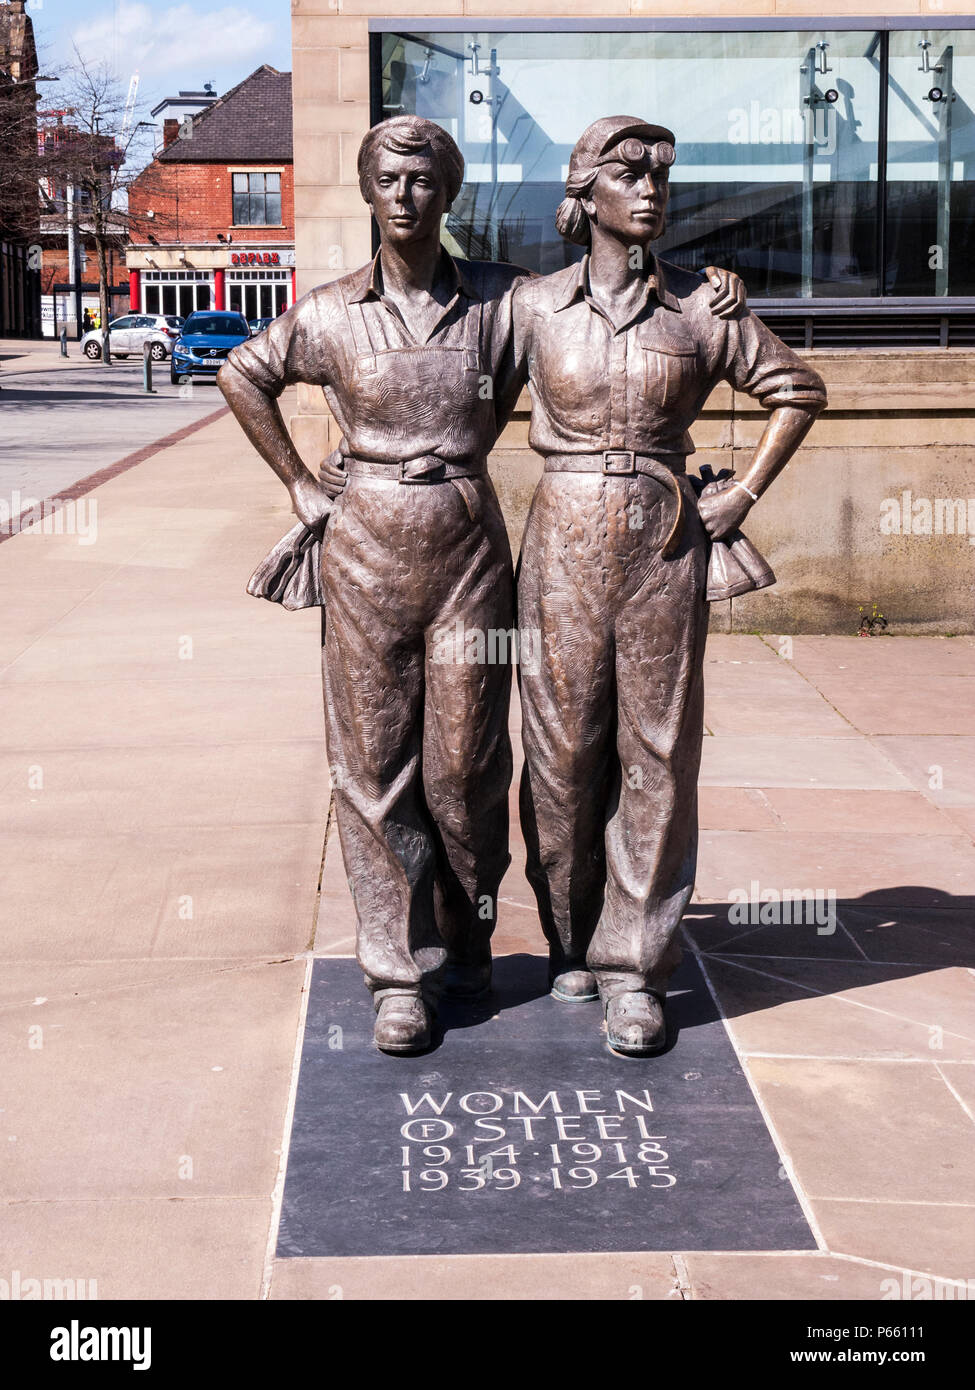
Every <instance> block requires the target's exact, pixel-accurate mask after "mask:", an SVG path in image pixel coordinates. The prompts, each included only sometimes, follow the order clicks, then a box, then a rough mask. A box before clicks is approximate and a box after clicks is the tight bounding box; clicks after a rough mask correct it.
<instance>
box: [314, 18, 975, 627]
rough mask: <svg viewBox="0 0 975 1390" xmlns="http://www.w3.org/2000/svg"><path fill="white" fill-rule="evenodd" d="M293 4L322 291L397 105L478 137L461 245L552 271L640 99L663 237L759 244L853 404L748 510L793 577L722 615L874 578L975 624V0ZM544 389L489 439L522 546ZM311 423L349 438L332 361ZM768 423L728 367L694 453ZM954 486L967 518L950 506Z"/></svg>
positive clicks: (360, 232) (883, 592) (905, 610)
mask: <svg viewBox="0 0 975 1390" xmlns="http://www.w3.org/2000/svg"><path fill="white" fill-rule="evenodd" d="M353 10H354V11H355V13H352V12H351V11H353ZM292 11H293V53H294V102H295V107H294V128H295V180H296V191H295V196H296V232H297V238H296V239H297V251H298V289H299V291H300V292H302V293H304V292H306V291H307V290H309V289H310V288H312V287H313V286H314V285H315V284H318V283H321V282H323V281H326V280H331V279H334V278H335V277H336V276H338V275H341V274H344V273H346V272H347V271H348V270H350V269H353V268H355V267H356V266H358V265H361V264H362V263H363V262H365V261H366V260H367V259H368V257H369V256H370V254H371V253H372V251H373V245H374V242H373V235H372V231H371V227H370V219H369V216H368V213H367V210H366V209H365V207H364V205H363V204H362V201H361V198H360V196H359V190H358V187H357V178H356V168H355V154H356V150H357V147H358V144H359V141H360V140H361V138H362V135H363V134H364V132H365V131H366V129H367V128H368V127H369V125H370V124H372V123H374V122H375V121H377V120H380V119H382V118H383V117H386V116H391V115H395V114H399V113H401V112H415V113H417V114H419V115H423V116H427V117H429V118H431V119H433V120H435V121H438V122H439V123H440V124H442V125H443V126H444V127H445V128H446V129H448V130H449V131H450V132H451V134H452V135H453V136H454V138H455V139H456V140H457V141H458V143H459V144H460V146H461V149H462V151H463V153H464V156H465V160H466V165H467V174H466V181H465V185H464V188H463V190H462V192H461V194H460V196H459V197H458V199H457V200H456V202H455V204H454V206H453V208H452V209H451V211H450V213H449V214H448V216H447V218H446V221H445V225H444V228H443V240H444V243H445V245H447V246H448V247H449V248H450V249H451V250H452V251H454V252H455V253H456V254H459V255H463V256H469V257H475V258H476V257H490V258H498V259H504V260H511V261H513V262H515V263H517V264H521V265H524V266H526V267H528V268H530V269H532V270H536V271H539V272H541V273H547V272H549V271H552V270H556V269H558V268H560V267H561V266H563V265H565V264H566V263H567V262H568V261H569V260H572V259H575V258H577V257H578V255H580V254H581V253H580V251H579V249H578V248H575V247H572V246H570V245H568V243H566V242H564V241H563V240H562V239H561V238H560V237H559V236H558V234H557V233H556V231H555V225H554V214H555V209H556V207H557V205H558V203H559V201H560V199H561V197H562V196H563V193H562V189H563V181H564V178H565V172H566V165H567V162H568V156H569V152H570V150H571V148H572V145H573V143H574V141H575V139H576V138H577V136H578V135H579V134H580V133H581V131H582V129H583V128H584V127H585V126H586V125H587V124H588V122H589V121H591V120H593V119H595V118H596V117H597V116H600V115H605V114H612V113H617V112H625V113H627V114H634V115H638V116H645V117H646V118H648V119H651V120H654V121H659V122H661V123H663V124H665V125H669V126H670V127H671V128H672V129H673V130H674V131H675V132H676V135H677V153H678V159H677V163H676V164H675V166H674V169H673V170H672V174H671V189H672V192H671V202H670V211H669V216H668V230H667V233H666V235H665V237H664V238H663V239H662V240H661V242H660V243H658V245H657V248H656V249H658V250H659V252H660V254H662V255H663V256H664V257H665V258H667V259H669V260H671V261H674V262H676V263H678V264H680V265H683V266H686V267H688V268H692V269H693V268H700V267H702V266H704V265H707V264H711V263H713V264H717V265H724V266H727V267H729V268H731V269H734V270H736V271H738V273H739V274H740V275H741V276H742V277H743V279H744V280H745V283H746V286H747V289H748V293H749V302H750V304H751V306H752V307H753V308H754V309H755V310H756V312H758V313H759V314H760V315H761V316H762V317H763V318H765V319H766V321H767V322H768V323H769V325H770V326H771V327H772V328H774V329H775V331H776V332H778V333H779V334H780V335H781V336H782V337H783V338H785V339H786V341H788V342H789V343H790V344H792V345H793V346H795V347H797V348H798V349H799V350H800V351H803V352H809V353H811V355H812V357H813V359H814V361H815V365H816V367H817V369H818V370H819V371H821V372H822V374H823V376H824V377H825V378H826V380H827V384H828V386H829V388H830V409H829V411H828V412H827V413H826V415H825V416H823V417H822V418H821V419H820V420H819V421H818V422H817V424H816V426H815V429H814V431H813V433H812V435H811V437H810V440H809V442H808V444H807V445H806V446H805V447H804V448H803V450H802V451H801V454H800V456H799V458H798V459H797V460H796V461H795V462H794V463H793V464H792V465H791V466H790V468H789V469H788V470H787V471H786V474H785V475H784V476H783V477H782V478H781V479H780V480H779V481H778V482H777V483H776V485H775V487H774V488H773V489H772V491H771V492H770V494H769V495H768V497H766V498H763V500H762V504H761V506H760V507H757V508H756V509H755V511H754V513H753V514H752V515H751V516H750V518H749V533H750V534H751V535H752V536H753V538H754V539H755V541H756V543H758V544H759V545H761V546H762V548H763V549H764V550H765V552H766V553H767V554H768V555H769V558H770V559H771V561H772V564H773V566H774V568H775V570H776V572H777V574H778V576H779V583H778V584H777V585H776V586H774V587H773V588H771V589H769V590H766V591H763V592H762V593H760V594H755V595H750V596H748V597H747V598H745V599H741V600H738V601H736V602H734V603H733V604H731V605H722V606H721V611H720V612H716V613H715V615H714V616H715V621H716V622H718V623H720V624H721V625H722V626H728V625H730V626H732V627H736V628H741V627H745V628H748V627H757V628H764V629H765V630H773V631H776V630H777V631H780V632H790V631H807V632H808V631H831V632H851V633H852V632H856V631H857V630H858V626H859V620H860V609H861V608H865V609H867V610H870V608H871V606H872V605H873V604H877V605H878V607H879V608H880V609H881V610H882V611H883V612H884V614H885V616H886V617H887V618H888V621H889V623H890V625H891V629H892V630H894V631H914V632H920V631H931V632H971V631H973V630H975V622H973V614H975V587H973V585H975V544H970V543H969V541H970V540H972V541H975V407H973V392H972V383H973V379H975V261H973V259H972V255H971V247H972V245H973V244H975V116H973V108H975V0H963V3H958V4H955V3H952V0H944V2H943V3H940V0H897V3H896V4H892V3H891V0H886V3H881V2H880V0H877V3H875V4H874V3H873V2H872V0H851V3H849V4H843V5H837V6H835V7H830V6H828V5H827V6H822V5H816V4H814V3H813V0H711V3H710V4H708V3H706V0H700V3H698V0H695V3H694V4H692V5H686V4H685V5H677V4H676V3H675V0H531V3H528V0H426V3H423V0H418V3H416V4H413V3H407V0H346V2H345V3H342V4H341V5H338V6H336V5H335V3H334V0H293V4H292ZM892 12H893V13H892ZM522 404H523V406H524V409H523V410H521V411H519V414H518V415H517V416H516V418H515V420H514V421H513V422H512V424H511V425H510V426H509V427H508V429H507V430H506V432H505V434H504V435H503V436H502V438H501V440H500V441H499V446H498V448H497V450H496V451H495V455H494V458H493V461H492V470H493V474H494V477H495V480H496V482H497V485H498V488H499V492H500V494H501V497H502V503H503V505H504V508H505V512H506V515H507V518H508V523H509V527H510V530H511V534H512V540H513V543H514V544H515V545H517V543H518V541H519V540H520V534H521V527H522V525H523V521H524V515H525V510H526V507H527V502H528V499H529V497H530V495H531V492H532V490H533V487H534V483H535V479H536V478H537V476H538V471H539V461H538V460H537V459H536V458H535V457H534V456H533V455H532V454H531V452H530V451H529V450H528V449H527V409H528V403H527V400H525V401H523V403H522ZM292 425H293V431H294V434H295V437H296V440H297V441H298V444H299V447H300V448H301V449H302V450H303V451H304V452H305V454H306V456H307V457H308V458H309V459H310V460H313V459H315V458H317V457H320V455H321V451H322V450H323V449H324V448H326V447H330V446H331V445H332V444H333V443H334V442H335V430H334V425H333V424H332V422H331V421H330V420H329V417H328V414H327V411H326V409H325V407H324V403H323V401H322V398H321V393H320V392H318V391H315V390H312V389H311V388H301V389H300V390H299V406H298V413H297V415H296V416H295V418H294V420H293V422H292ZM761 428H762V413H761V412H760V411H757V410H756V409H755V408H754V407H753V405H752V403H751V402H750V401H748V400H747V399H745V398H742V397H740V396H738V395H736V394H735V393H733V392H732V391H731V390H730V388H728V387H721V388H719V389H718V390H717V391H715V393H714V395H713V396H712V397H711V399H710V401H709V402H708V404H707V407H706V409H705V411H704V414H703V415H702V417H701V420H700V421H699V423H698V426H697V428H696V430H695V432H694V438H695V442H696V445H697V450H698V453H697V456H696V460H695V459H692V460H689V466H692V464H694V463H695V462H708V463H712V464H713V465H715V466H716V467H722V466H724V467H727V466H731V467H734V466H735V465H736V464H744V462H745V460H746V458H747V456H748V452H749V450H750V448H751V447H752V446H753V445H754V443H755V442H756V440H757V439H758V436H759V434H760V432H761ZM908 495H909V496H910V499H911V500H910V501H909V502H908V503H907V511H906V512H905V511H904V509H903V503H904V499H905V498H907V497H908ZM895 499H900V500H899V501H898V507H899V508H900V512H899V517H900V521H899V526H898V529H896V530H895V529H894V506H893V503H894V501H895ZM919 499H920V500H921V501H924V502H925V503H926V506H923V507H921V508H920V512H919V513H917V512H916V511H915V510H914V504H915V502H917V501H918V500H919ZM968 499H972V500H971V501H970V502H969V501H968ZM939 501H940V502H941V503H942V504H943V505H942V507H941V513H940V514H941V515H942V517H953V518H954V521H953V522H952V525H951V526H950V527H949V526H948V525H947V523H945V524H944V525H942V526H941V528H940V529H939V527H938V526H937V524H936V522H932V524H931V527H930V529H929V530H926V529H925V526H926V520H925V518H926V517H927V516H929V515H930V516H931V517H937V516H938V514H939V513H938V511H937V508H936V505H935V504H936V503H938V502H939ZM955 504H961V505H964V507H965V509H966V513H965V514H966V518H967V519H966V522H965V524H964V525H963V524H962V523H961V520H960V517H961V505H955ZM905 516H906V517H907V521H906V533H905V522H904V517H905ZM968 520H970V523H971V525H970V527H969V525H968ZM918 525H919V527H920V529H916V526H918Z"/></svg>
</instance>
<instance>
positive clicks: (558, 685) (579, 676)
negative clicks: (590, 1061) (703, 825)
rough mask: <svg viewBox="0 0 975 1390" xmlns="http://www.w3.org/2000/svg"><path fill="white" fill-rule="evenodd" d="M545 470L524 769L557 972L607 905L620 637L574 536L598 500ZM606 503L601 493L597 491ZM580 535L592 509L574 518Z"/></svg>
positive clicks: (536, 537)
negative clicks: (590, 590) (616, 643)
mask: <svg viewBox="0 0 975 1390" xmlns="http://www.w3.org/2000/svg"><path fill="white" fill-rule="evenodd" d="M571 492H572V482H571V480H570V481H567V480H565V479H560V480H559V486H558V487H557V488H556V487H555V486H553V485H552V484H550V483H549V482H548V481H547V480H544V479H543V482H542V484H541V485H540V487H539V489H538V491H537V492H536V494H535V498H534V499H533V502H532V511H531V515H530V517H529V521H528V525H527V527H526V531H525V539H524V542H523V545H522V553H521V564H520V572H519V581H518V626H519V630H520V633H521V641H522V650H523V651H529V650H533V651H534V652H535V653H537V656H538V660H537V664H536V663H531V664H528V663H526V662H522V664H521V666H520V668H519V683H520V690H521V706H522V741H523V744H524V750H525V768H524V772H523V775H522V781H521V788H520V810H521V823H522V829H523V831H524V836H525V843H526V847H527V853H528V859H527V868H526V873H527V877H528V881H529V883H530V884H531V886H532V888H533V890H534V892H535V897H536V899H537V902H538V912H539V917H540V919H541V924H542V930H543V931H544V933H545V936H546V939H547V940H548V943H549V948H550V953H551V956H552V959H553V966H554V967H555V969H556V971H560V970H561V969H563V968H567V967H568V968H577V967H579V966H581V964H582V962H583V961H584V960H585V956H586V950H587V948H588V946H589V942H590V939H591V937H592V933H593V930H594V929H595V926H596V922H597V920H598V917H599V912H600V908H601V905H602V895H603V883H604V878H605V865H604V846H603V832H604V826H605V815H606V803H607V798H608V795H609V790H610V785H611V782H610V779H611V767H610V764H611V753H612V736H613V727H614V714H613V709H612V700H611V691H612V679H613V646H612V637H611V633H610V631H609V629H608V626H607V623H606V621H605V614H604V612H603V611H602V610H601V609H600V608H599V606H598V605H596V606H594V605H592V604H591V603H590V602H589V600H588V597H587V594H586V592H585V591H584V588H583V587H581V586H580V580H579V570H578V568H577V563H576V561H577V558H578V557H577V556H576V555H575V553H574V551H573V549H572V548H571V547H569V546H568V545H567V544H566V543H565V535H566V521H567V518H568V517H569V516H571V514H572V511H573V507H577V508H579V509H582V510H585V508H586V507H589V508H590V510H595V506H596V502H593V501H592V500H591V499H588V498H586V497H585V496H580V497H576V498H575V499H574V498H573V496H572V495H571ZM597 502H598V499H597ZM576 522H577V525H578V534H579V535H581V536H585V535H586V534H590V535H591V534H593V532H592V531H588V532H587V530H586V522H587V518H586V517H582V518H581V519H579V518H578V517H577V518H576Z"/></svg>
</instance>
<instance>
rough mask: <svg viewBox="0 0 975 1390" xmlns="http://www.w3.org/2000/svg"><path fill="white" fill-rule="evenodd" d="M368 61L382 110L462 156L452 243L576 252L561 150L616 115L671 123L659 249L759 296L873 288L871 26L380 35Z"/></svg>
mask: <svg viewBox="0 0 975 1390" xmlns="http://www.w3.org/2000/svg"><path fill="white" fill-rule="evenodd" d="M381 61H382V78H383V85H382V102H383V114H384V115H385V116H391V115H396V114H399V113H401V112H410V113H416V114H417V115H421V116H427V117H429V118H431V119H432V120H435V121H437V122H439V123H440V124H441V125H443V126H444V127H445V128H446V129H447V130H449V131H450V133H451V134H452V135H453V136H454V138H455V139H456V140H457V142H458V144H459V145H460V147H461V150H462V151H463V153H464V157H465V160H466V161H467V177H466V181H465V185H464V188H463V189H462V191H461V194H460V196H459V197H458V198H457V200H456V202H455V204H454V206H453V208H452V210H451V212H450V214H449V215H448V218H447V224H446V229H445V234H444V235H445V241H446V242H447V244H448V245H450V246H451V247H452V249H454V250H456V251H457V252H458V253H459V254H461V255H465V256H470V257H474V258H480V257H486V258H492V259H494V258H496V259H502V260H510V261H514V262H515V263H517V264H519V265H524V266H527V267H528V268H530V269H532V270H537V271H541V272H542V273H547V272H550V271H553V270H557V269H559V268H560V267H561V266H563V265H565V264H567V263H568V262H569V261H571V260H574V259H577V258H578V256H579V255H581V252H580V250H579V248H577V247H572V246H570V245H569V244H568V243H566V242H564V241H563V240H562V239H561V237H559V235H558V233H557V232H556V230H555V221H554V217H555V209H556V207H557V206H558V204H559V202H560V200H561V198H562V196H563V186H564V180H565V173H566V166H567V164H568V159H569V153H570V151H571V149H572V146H573V144H574V143H575V141H576V139H577V138H578V136H579V135H580V134H581V133H582V131H583V129H584V128H585V126H586V125H588V124H589V122H590V121H593V120H595V119H596V118H597V117H599V116H602V115H606V114H608V113H618V112H621V113H629V114H633V115H637V116H645V117H646V118H647V119H649V120H654V121H660V122H661V123H663V124H665V125H671V126H672V127H673V128H674V129H675V132H676V135H677V160H678V162H677V164H676V165H675V167H674V169H673V172H672V174H671V189H672V192H671V203H670V214H669V226H668V231H667V233H666V234H665V236H664V237H663V238H662V239H661V241H660V242H659V243H657V249H658V250H660V252H661V253H662V254H663V255H665V256H666V257H667V258H668V259H669V260H672V261H675V262H677V263H678V264H680V265H685V266H687V267H689V268H692V269H698V268H700V267H701V266H704V265H707V264H710V263H714V264H716V265H723V266H727V267H729V268H730V269H734V270H737V271H738V272H739V274H741V275H742V277H743V278H744V280H745V283H746V285H747V287H748V290H749V293H750V294H752V295H754V296H758V297H762V298H800V297H809V296H812V295H816V296H834V297H836V296H840V297H846V296H853V295H872V294H876V293H878V291H879V285H878V272H877V167H878V116H879V89H880V66H881V65H880V40H879V36H878V35H877V34H876V33H873V32H859V31H847V32H843V33H785V32H768V33H754V32H752V33H747V32H737V33H590V34H586V33H552V32H544V33H496V34H495V33H486V32H482V33H477V32H467V33H423V34H412V35H404V34H385V35H383V38H382V58H381Z"/></svg>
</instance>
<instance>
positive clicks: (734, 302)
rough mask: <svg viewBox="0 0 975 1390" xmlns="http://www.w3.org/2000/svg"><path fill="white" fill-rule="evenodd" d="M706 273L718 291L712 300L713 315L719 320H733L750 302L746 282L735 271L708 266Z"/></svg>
mask: <svg viewBox="0 0 975 1390" xmlns="http://www.w3.org/2000/svg"><path fill="white" fill-rule="evenodd" d="M704 273H705V275H706V276H707V277H708V280H709V281H710V283H711V284H712V285H713V286H714V288H715V291H716V293H715V295H714V298H713V299H712V300H711V305H710V308H711V313H712V314H714V315H715V317H716V318H719V319H733V318H734V317H735V315H736V314H737V313H738V311H739V310H740V309H744V307H745V305H746V304H747V302H748V295H747V293H746V291H745V282H744V280H742V278H741V276H740V275H736V274H735V272H734V271H733V270H722V269H721V268H720V266H716V265H709V266H707V267H706V268H705V271H704Z"/></svg>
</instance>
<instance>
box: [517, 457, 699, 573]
mask: <svg viewBox="0 0 975 1390" xmlns="http://www.w3.org/2000/svg"><path fill="white" fill-rule="evenodd" d="M682 462H683V460H682ZM545 472H546V473H602V474H604V475H605V476H606V477H608V478H629V477H632V476H633V475H634V474H636V473H642V474H643V475H644V476H645V477H648V478H653V479H654V480H655V481H656V482H658V483H662V484H663V485H664V487H666V488H668V489H669V491H670V492H672V493H673V495H674V500H675V501H676V503H677V513H676V515H675V517H674V524H673V525H672V526H671V528H670V533H669V535H668V536H667V539H666V540H665V541H664V543H663V545H662V546H661V547H660V553H661V555H662V556H663V557H664V558H665V559H667V558H668V557H669V556H671V555H673V553H674V551H675V550H676V549H677V547H678V545H679V544H680V538H681V536H682V535H683V534H684V494H683V492H682V491H681V486H680V483H678V481H677V477H678V475H677V474H675V472H674V470H673V469H672V468H668V466H667V464H665V463H661V462H660V460H659V459H655V458H651V457H650V456H649V455H648V454H637V453H634V451H633V450H632V449H604V450H603V452H602V453H601V454H550V455H549V456H548V458H546V460H545ZM681 472H683V469H681Z"/></svg>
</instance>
